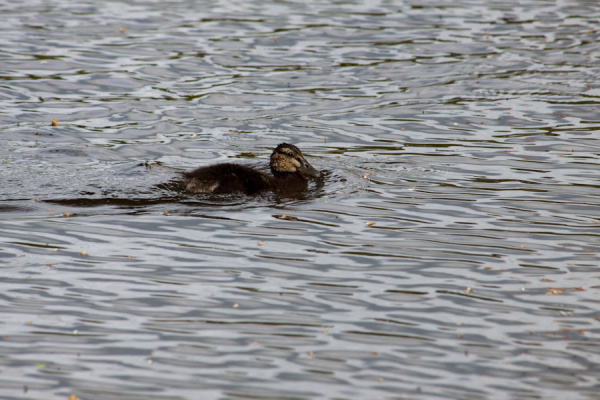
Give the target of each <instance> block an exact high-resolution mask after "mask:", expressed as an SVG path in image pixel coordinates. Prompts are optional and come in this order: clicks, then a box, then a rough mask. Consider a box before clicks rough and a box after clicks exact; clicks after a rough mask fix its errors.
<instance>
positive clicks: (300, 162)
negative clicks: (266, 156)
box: [269, 143, 321, 178]
mask: <svg viewBox="0 0 600 400" xmlns="http://www.w3.org/2000/svg"><path fill="white" fill-rule="evenodd" d="M269 165H270V167H271V172H272V173H273V175H274V176H282V175H286V174H293V173H300V174H301V175H303V176H312V177H314V178H318V177H320V176H321V173H320V172H319V171H317V170H316V169H315V168H314V167H313V166H312V165H310V164H309V162H308V161H306V158H304V156H303V155H302V152H301V151H300V149H299V148H297V147H296V146H294V145H293V144H288V143H281V144H280V145H279V146H277V147H276V148H275V150H273V154H271V163H270V164H269Z"/></svg>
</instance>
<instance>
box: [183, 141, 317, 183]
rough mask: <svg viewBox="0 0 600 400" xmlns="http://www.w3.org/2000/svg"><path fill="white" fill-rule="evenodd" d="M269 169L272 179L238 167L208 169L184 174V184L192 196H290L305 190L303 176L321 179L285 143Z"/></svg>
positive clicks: (272, 155)
mask: <svg viewBox="0 0 600 400" xmlns="http://www.w3.org/2000/svg"><path fill="white" fill-rule="evenodd" d="M269 167H270V169H271V173H272V175H269V174H265V173H263V172H260V171H258V170H256V169H254V168H251V167H247V166H244V165H239V164H232V163H224V164H216V165H210V166H206V167H200V168H197V169H195V170H193V171H190V172H184V174H183V177H184V184H185V188H186V190H187V191H189V192H192V193H236V192H241V193H245V194H247V195H252V194H256V193H259V192H265V191H274V192H288V193H291V192H300V191H303V190H306V188H307V187H308V181H307V179H306V176H312V177H319V176H320V173H319V171H317V170H316V169H315V168H313V166H312V165H310V164H309V163H308V161H306V159H305V158H304V156H303V155H302V152H301V151H300V149H298V148H297V147H296V146H294V145H292V144H288V143H281V144H280V145H279V146H277V147H276V148H275V149H274V150H273V153H272V154H271V161H270V163H269Z"/></svg>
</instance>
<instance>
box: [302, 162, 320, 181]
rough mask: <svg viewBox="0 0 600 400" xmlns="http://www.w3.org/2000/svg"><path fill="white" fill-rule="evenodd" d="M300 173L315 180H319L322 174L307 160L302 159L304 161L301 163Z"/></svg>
mask: <svg viewBox="0 0 600 400" xmlns="http://www.w3.org/2000/svg"><path fill="white" fill-rule="evenodd" d="M298 171H300V173H301V174H302V175H308V176H312V177H313V178H319V177H320V176H321V173H320V172H319V171H317V170H316V169H315V168H314V167H313V166H312V165H310V164H309V163H308V161H306V160H305V159H302V161H301V162H300V167H298Z"/></svg>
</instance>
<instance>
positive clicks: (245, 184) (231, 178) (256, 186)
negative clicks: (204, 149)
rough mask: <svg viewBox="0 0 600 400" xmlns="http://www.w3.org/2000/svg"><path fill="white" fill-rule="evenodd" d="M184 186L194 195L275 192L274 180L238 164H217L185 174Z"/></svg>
mask: <svg viewBox="0 0 600 400" xmlns="http://www.w3.org/2000/svg"><path fill="white" fill-rule="evenodd" d="M183 177H184V184H185V188H186V190H187V191H189V192H192V193H235V192H241V193H245V194H248V195H251V194H255V193H258V192H262V191H265V190H273V182H272V180H273V178H272V177H270V176H268V175H265V174H263V173H261V172H260V171H257V170H255V169H253V168H250V167H246V166H243V165H238V164H231V163H226V164H216V165H209V166H206V167H200V168H197V169H195V170H193V171H190V172H184V173H183Z"/></svg>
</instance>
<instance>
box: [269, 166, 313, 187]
mask: <svg viewBox="0 0 600 400" xmlns="http://www.w3.org/2000/svg"><path fill="white" fill-rule="evenodd" d="M271 172H272V173H273V186H274V188H275V190H276V191H280V192H295V191H301V190H305V189H306V188H307V187H308V181H307V180H306V178H305V177H303V176H302V175H300V174H299V173H297V172H280V171H273V170H271Z"/></svg>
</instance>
